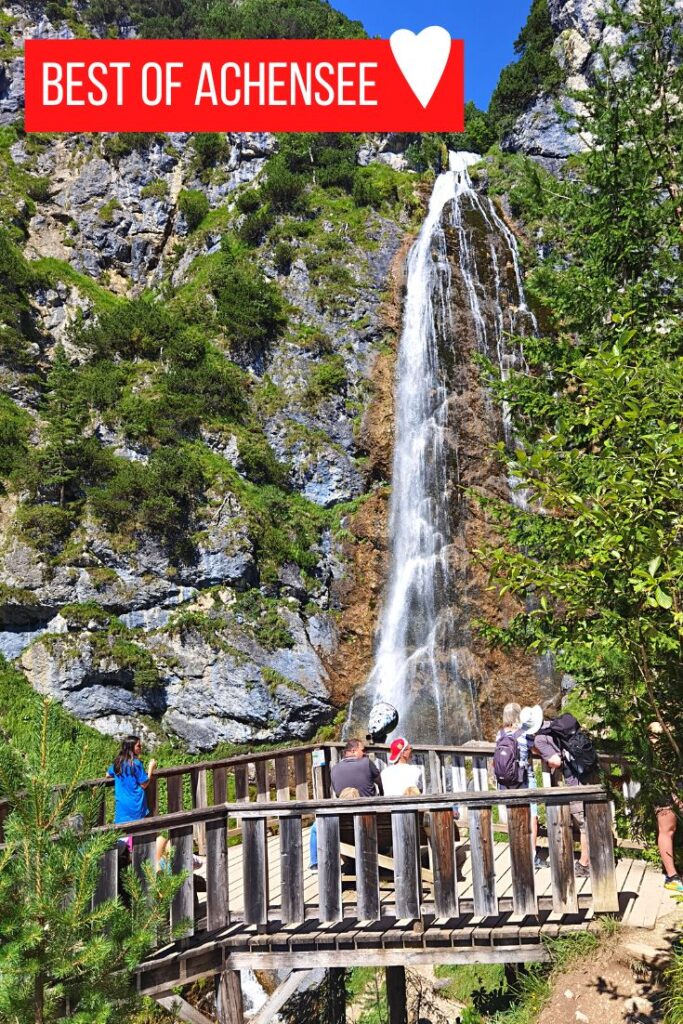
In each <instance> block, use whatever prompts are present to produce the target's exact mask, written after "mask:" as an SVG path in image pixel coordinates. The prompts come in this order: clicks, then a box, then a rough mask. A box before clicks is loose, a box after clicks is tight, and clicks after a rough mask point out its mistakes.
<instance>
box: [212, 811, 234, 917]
mask: <svg viewBox="0 0 683 1024" xmlns="http://www.w3.org/2000/svg"><path fill="white" fill-rule="evenodd" d="M226 831H227V815H226V817H225V818H223V819H222V820H221V819H219V820H217V821H208V822H207V823H206V927H207V928H208V930H209V931H210V932H212V931H217V930H218V929H219V928H225V927H226V926H227V925H229V924H230V909H229V900H228V892H229V889H228V837H227V835H226Z"/></svg>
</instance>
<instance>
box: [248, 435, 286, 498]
mask: <svg viewBox="0 0 683 1024" xmlns="http://www.w3.org/2000/svg"><path fill="white" fill-rule="evenodd" d="M239 453H240V459H241V460H242V464H243V466H244V472H245V474H246V476H247V478H248V479H249V480H251V481H252V482H253V483H255V484H275V485H276V486H277V487H286V485H287V482H288V475H287V467H286V466H283V465H282V464H281V463H280V462H278V460H277V459H276V458H275V453H274V451H273V449H272V448H271V447H270V445H269V444H268V441H267V439H266V436H265V434H262V433H256V432H254V431H251V432H250V433H248V434H244V435H243V436H242V437H241V438H240V441H239Z"/></svg>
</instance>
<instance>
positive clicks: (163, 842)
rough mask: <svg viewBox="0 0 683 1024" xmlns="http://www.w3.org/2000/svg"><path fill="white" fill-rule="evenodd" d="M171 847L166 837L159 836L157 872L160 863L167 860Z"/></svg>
mask: <svg viewBox="0 0 683 1024" xmlns="http://www.w3.org/2000/svg"><path fill="white" fill-rule="evenodd" d="M168 847H169V841H168V839H167V838H166V836H157V842H156V856H157V870H158V869H159V861H160V860H161V859H162V858H165V857H166V855H167V850H168Z"/></svg>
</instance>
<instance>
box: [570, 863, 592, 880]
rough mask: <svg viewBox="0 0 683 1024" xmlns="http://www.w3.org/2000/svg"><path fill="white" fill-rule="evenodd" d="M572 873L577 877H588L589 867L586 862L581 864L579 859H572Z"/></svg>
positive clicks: (589, 873) (589, 874)
mask: <svg viewBox="0 0 683 1024" xmlns="http://www.w3.org/2000/svg"><path fill="white" fill-rule="evenodd" d="M574 874H575V875H576V877H577V878H590V876H591V869H590V868H589V867H588V865H587V864H582V863H581V861H580V860H575V861H574Z"/></svg>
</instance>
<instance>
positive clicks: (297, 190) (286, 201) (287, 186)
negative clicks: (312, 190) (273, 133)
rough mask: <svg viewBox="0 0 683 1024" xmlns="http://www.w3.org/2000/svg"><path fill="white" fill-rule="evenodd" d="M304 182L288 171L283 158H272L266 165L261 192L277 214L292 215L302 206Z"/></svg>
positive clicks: (298, 176) (300, 177)
mask: <svg viewBox="0 0 683 1024" xmlns="http://www.w3.org/2000/svg"><path fill="white" fill-rule="evenodd" d="M305 188H306V181H305V179H304V178H303V177H302V175H300V174H295V173H294V172H293V171H291V170H290V169H289V167H288V166H287V163H286V161H285V159H284V158H283V157H279V156H276V157H273V158H272V159H271V160H270V162H269V164H268V177H267V178H266V181H265V183H264V185H263V186H262V189H261V191H262V192H263V195H264V197H265V199H266V200H267V201H268V202H269V203H270V204H271V206H272V207H273V209H274V210H277V211H278V212H280V213H282V212H287V213H292V212H293V211H295V210H298V209H301V208H302V206H303V196H304V191H305Z"/></svg>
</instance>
